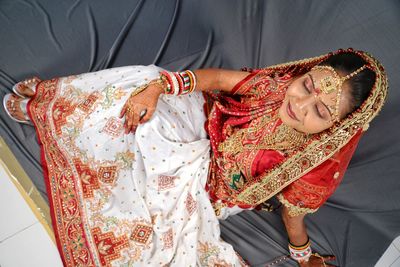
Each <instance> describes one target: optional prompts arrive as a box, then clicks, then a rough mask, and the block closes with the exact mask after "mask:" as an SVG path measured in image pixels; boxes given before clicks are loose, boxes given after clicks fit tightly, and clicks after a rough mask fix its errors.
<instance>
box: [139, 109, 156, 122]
mask: <svg viewBox="0 0 400 267" xmlns="http://www.w3.org/2000/svg"><path fill="white" fill-rule="evenodd" d="M153 113H154V111H147V112H146V114H145V115H144V116H143V118H142V119H141V120H140V123H145V122H148V121H149V120H150V119H151V117H152V116H153Z"/></svg>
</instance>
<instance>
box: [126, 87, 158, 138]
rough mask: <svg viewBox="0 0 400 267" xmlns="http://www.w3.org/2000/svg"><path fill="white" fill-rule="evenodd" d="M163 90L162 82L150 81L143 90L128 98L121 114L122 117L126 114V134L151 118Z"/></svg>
mask: <svg viewBox="0 0 400 267" xmlns="http://www.w3.org/2000/svg"><path fill="white" fill-rule="evenodd" d="M163 92H164V88H162V86H161V85H160V84H157V83H151V82H150V84H149V85H148V86H147V87H146V89H144V90H143V91H142V92H140V93H138V94H137V95H134V94H133V95H131V96H130V97H129V98H128V100H127V101H126V103H125V105H124V106H123V107H122V110H121V113H120V115H119V117H120V118H122V117H123V116H124V115H125V123H124V128H125V134H128V133H129V132H132V133H133V132H134V131H135V130H136V128H137V126H138V124H139V123H144V122H147V121H148V120H150V118H151V116H152V115H153V113H154V111H155V110H156V106H157V101H158V97H159V96H160V94H162V93H163Z"/></svg>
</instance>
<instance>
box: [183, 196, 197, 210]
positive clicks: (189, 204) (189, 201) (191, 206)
mask: <svg viewBox="0 0 400 267" xmlns="http://www.w3.org/2000/svg"><path fill="white" fill-rule="evenodd" d="M185 205H186V210H187V211H188V212H189V214H190V215H192V214H193V212H195V210H196V208H197V203H196V200H194V199H193V197H192V195H191V194H190V193H188V194H187V197H186V201H185Z"/></svg>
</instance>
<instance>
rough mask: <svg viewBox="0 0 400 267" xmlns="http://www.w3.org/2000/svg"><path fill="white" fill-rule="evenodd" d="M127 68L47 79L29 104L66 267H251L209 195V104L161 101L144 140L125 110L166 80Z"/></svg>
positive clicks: (195, 97)
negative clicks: (129, 126)
mask: <svg viewBox="0 0 400 267" xmlns="http://www.w3.org/2000/svg"><path fill="white" fill-rule="evenodd" d="M160 70H161V69H160V68H158V67H156V66H153V65H151V66H128V67H120V68H114V69H108V70H103V71H98V72H94V73H86V74H81V75H75V76H69V77H64V78H58V79H53V80H48V81H43V82H41V83H40V84H39V85H38V86H37V93H36V96H35V97H34V98H33V100H31V101H30V102H29V104H28V109H29V113H30V116H31V119H32V121H33V122H34V124H35V127H36V130H37V134H38V137H39V140H40V144H41V149H42V164H43V167H44V172H45V176H46V183H47V186H48V188H47V189H48V195H49V200H50V204H51V212H52V217H53V226H54V230H55V233H56V236H57V242H58V246H59V250H60V254H61V256H62V258H63V261H64V264H65V265H66V266H179V267H181V266H243V265H245V263H244V262H243V261H242V260H241V258H240V256H238V255H237V254H236V253H235V251H234V249H233V248H232V246H231V245H230V244H228V243H226V242H224V241H223V240H221V239H220V228H219V222H218V219H217V217H216V215H215V213H214V210H213V208H212V206H211V203H210V201H209V198H208V195H207V192H206V191H205V189H204V186H205V183H206V179H207V172H208V164H209V160H210V145H209V140H208V139H207V137H206V132H205V130H204V122H205V119H206V118H205V115H204V112H203V104H204V98H203V96H202V94H201V93H199V92H194V93H192V94H190V95H185V96H179V97H175V96H168V95H161V96H160V98H159V101H158V105H157V110H156V111H155V113H154V115H153V117H152V118H151V120H150V121H149V122H148V123H145V124H141V125H139V126H138V128H137V130H136V133H135V134H132V133H130V134H128V135H126V134H125V133H124V128H123V119H120V118H119V117H118V115H119V113H120V111H121V108H122V106H123V105H124V103H125V101H126V100H127V98H128V97H129V95H130V93H131V92H133V90H135V89H136V88H138V87H139V86H141V85H143V84H145V83H147V82H148V81H150V80H151V79H153V78H156V77H158V73H159V71H160Z"/></svg>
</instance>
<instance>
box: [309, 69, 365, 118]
mask: <svg viewBox="0 0 400 267" xmlns="http://www.w3.org/2000/svg"><path fill="white" fill-rule="evenodd" d="M366 68H367V65H364V66H362V67H360V68H358V69H357V70H355V71H353V72H352V73H350V74H348V75H346V76H344V77H340V75H339V74H338V73H337V72H336V70H335V69H334V68H333V67H331V66H315V67H313V68H312V69H311V70H321V71H325V72H329V73H330V74H332V75H328V76H326V77H325V78H322V79H321V80H320V88H321V91H322V92H324V93H325V94H330V93H332V92H333V91H335V90H337V93H336V104H335V107H334V110H333V114H332V116H333V118H332V121H334V122H335V121H336V122H339V121H340V117H339V106H340V97H341V94H342V90H343V88H342V86H343V83H344V82H345V81H346V80H348V79H350V78H352V77H354V76H355V75H357V74H358V73H360V72H361V71H363V70H364V69H366Z"/></svg>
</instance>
